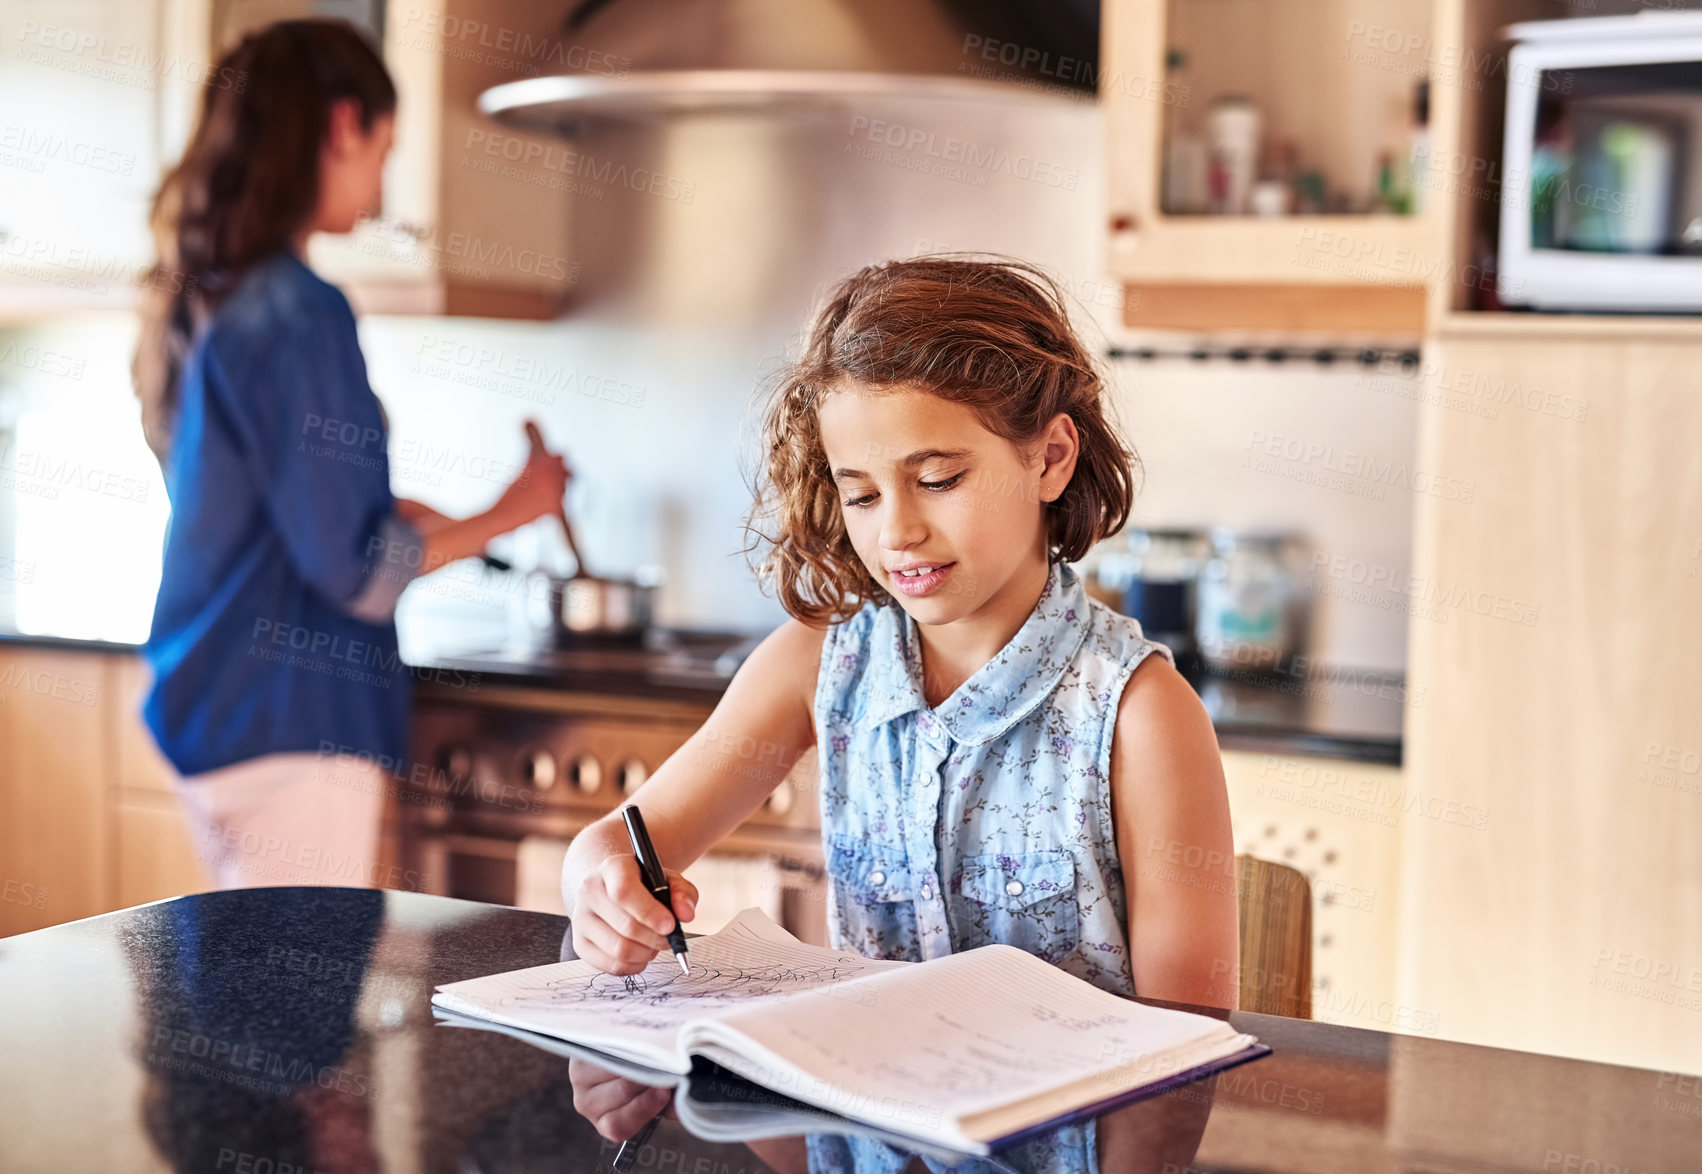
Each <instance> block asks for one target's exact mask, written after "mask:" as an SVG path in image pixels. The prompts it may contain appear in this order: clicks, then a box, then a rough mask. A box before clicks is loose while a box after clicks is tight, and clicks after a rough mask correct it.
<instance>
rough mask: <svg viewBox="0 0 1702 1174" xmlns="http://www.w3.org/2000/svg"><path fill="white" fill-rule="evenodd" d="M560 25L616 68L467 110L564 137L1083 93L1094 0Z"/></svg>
mask: <svg viewBox="0 0 1702 1174" xmlns="http://www.w3.org/2000/svg"><path fill="white" fill-rule="evenodd" d="M561 36H562V38H563V40H564V41H566V42H569V43H571V44H576V45H584V46H590V47H594V48H595V49H596V50H598V52H599V53H600V54H602V59H603V60H609V59H615V60H620V61H622V63H623V65H622V69H621V71H620V72H619V73H618V74H616V73H611V72H605V73H574V74H561V75H555V76H548V77H535V78H528V79H526V80H524V81H516V82H509V83H507V84H504V85H500V86H496V87H495V88H493V89H490V90H487V91H485V92H484V93H483V94H481V95H480V96H479V109H480V111H481V112H482V113H484V114H486V115H489V116H491V117H493V118H496V119H498V120H499V121H502V122H504V123H507V124H509V125H513V126H519V127H524V128H526V129H529V130H535V131H546V132H551V133H555V134H563V135H567V136H570V137H574V136H578V135H580V134H582V133H585V132H586V131H588V130H590V129H593V128H595V127H597V126H600V125H605V124H623V123H624V124H630V123H644V122H654V121H657V120H663V119H668V118H671V117H674V116H679V115H685V114H692V113H699V112H726V111H730V110H742V111H753V112H760V113H767V114H774V115H785V116H793V115H809V114H812V113H820V112H823V111H829V110H832V111H839V110H843V109H844V107H845V106H846V105H847V104H848V103H849V104H854V105H859V106H868V107H875V106H879V105H881V104H883V103H886V102H889V101H898V102H906V103H915V102H946V103H960V102H969V103H976V104H980V105H982V106H989V105H994V104H997V103H1018V104H1033V103H1056V102H1059V101H1071V102H1083V101H1089V100H1091V99H1092V97H1093V95H1094V93H1095V90H1096V88H1097V82H1098V65H1099V0H574V2H573V6H572V8H571V9H570V10H569V12H568V14H567V16H566V19H565V20H564V21H563V22H562V28H561Z"/></svg>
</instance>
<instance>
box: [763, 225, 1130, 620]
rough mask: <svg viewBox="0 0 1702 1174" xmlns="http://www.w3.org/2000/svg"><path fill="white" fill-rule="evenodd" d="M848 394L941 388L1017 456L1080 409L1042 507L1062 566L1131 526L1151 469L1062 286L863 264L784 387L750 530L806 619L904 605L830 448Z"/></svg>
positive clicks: (1020, 276)
mask: <svg viewBox="0 0 1702 1174" xmlns="http://www.w3.org/2000/svg"><path fill="white" fill-rule="evenodd" d="M846 382H852V383H856V384H858V385H861V386H863V387H865V388H871V389H876V390H880V389H886V388H894V389H896V388H898V387H901V386H902V387H905V388H920V389H922V390H926V391H930V392H932V393H933V394H935V395H938V396H942V397H944V398H946V399H949V400H952V401H955V402H957V403H961V404H964V405H966V406H968V407H969V408H971V409H973V410H974V411H975V413H976V415H977V416H978V417H979V418H980V421H981V423H982V425H983V426H984V427H986V428H987V429H988V431H990V432H993V433H995V434H996V435H999V436H1002V437H1004V438H1005V439H1006V440H1009V441H1011V442H1012V443H1013V444H1016V445H1018V446H1019V447H1020V446H1023V445H1026V444H1029V443H1032V442H1033V441H1035V440H1037V439H1038V438H1039V436H1040V434H1041V432H1042V431H1043V430H1044V428H1045V426H1046V424H1047V423H1048V422H1049V421H1050V420H1051V419H1052V417H1053V416H1055V415H1057V414H1058V413H1059V412H1064V413H1067V414H1068V415H1069V417H1070V419H1071V420H1072V421H1073V422H1074V424H1075V426H1076V432H1077V434H1078V435H1079V437H1080V441H1081V451H1080V454H1079V455H1078V457H1077V459H1076V468H1075V473H1074V475H1073V476H1072V477H1071V479H1070V483H1069V485H1068V486H1067V487H1066V488H1065V489H1064V492H1063V494H1062V495H1060V496H1059V497H1058V499H1057V500H1056V501H1051V502H1044V503H1042V505H1043V507H1044V509H1045V510H1046V527H1047V550H1048V554H1049V557H1050V559H1051V560H1052V561H1053V562H1067V561H1073V560H1075V559H1079V558H1081V557H1082V555H1084V554H1086V553H1087V550H1088V548H1089V547H1091V546H1092V545H1093V544H1094V543H1095V542H1097V541H1098V540H1099V539H1100V538H1102V537H1104V536H1106V535H1108V534H1113V533H1116V532H1117V531H1118V530H1120V529H1122V527H1123V524H1124V523H1125V522H1126V521H1127V520H1128V517H1129V511H1130V509H1131V507H1132V506H1133V504H1134V496H1135V488H1136V471H1137V470H1138V468H1139V465H1138V459H1137V458H1136V456H1135V454H1134V452H1133V450H1132V449H1130V448H1129V446H1128V445H1127V444H1126V443H1125V442H1124V440H1123V438H1122V436H1121V435H1120V434H1119V432H1118V430H1117V429H1116V427H1115V425H1114V424H1113V423H1112V422H1110V421H1109V420H1108V419H1107V413H1106V410H1105V406H1104V403H1103V398H1104V383H1103V381H1102V380H1101V379H1100V376H1099V372H1098V371H1097V370H1096V369H1095V367H1094V364H1093V361H1092V359H1091V358H1090V357H1089V355H1088V352H1087V350H1086V349H1085V348H1084V347H1083V346H1082V344H1081V342H1080V341H1079V340H1078V339H1077V338H1076V336H1075V334H1074V332H1073V331H1072V330H1071V328H1070V322H1069V311H1068V307H1067V305H1066V303H1065V301H1064V295H1063V293H1062V291H1061V290H1060V289H1059V288H1058V285H1057V283H1056V282H1054V281H1053V280H1052V279H1051V278H1050V277H1048V276H1047V275H1046V274H1045V273H1044V272H1043V271H1042V270H1041V269H1039V268H1038V267H1036V266H1034V265H1031V264H1028V263H1027V262H1024V261H1018V260H1014V259H1011V258H1005V257H993V258H988V257H986V256H985V255H977V254H958V253H953V254H938V255H931V256H925V257H916V258H913V259H909V260H903V261H887V262H884V263H881V264H877V265H869V266H865V267H864V268H863V269H860V270H858V271H857V272H856V273H854V274H852V275H851V276H850V277H848V278H846V279H845V280H844V281H842V282H840V283H839V284H838V286H836V287H835V288H834V289H833V291H832V293H831V294H830V295H829V296H828V299H827V302H826V304H825V305H824V306H823V307H822V308H821V310H820V311H819V312H818V313H817V314H816V317H815V320H814V322H813V324H812V325H811V327H810V329H809V332H808V334H807V336H806V338H805V342H804V350H803V354H802V355H801V357H800V358H799V359H798V360H797V361H796V362H794V363H792V364H790V365H789V366H787V367H786V368H785V369H784V370H782V371H781V373H780V375H779V377H778V379H777V380H776V381H775V384H774V387H773V389H772V391H771V393H770V395H769V399H768V404H767V406H766V409H765V411H764V413H763V421H762V432H761V444H762V449H761V453H760V456H759V462H758V463H759V468H758V473H757V477H756V484H755V486H754V487H753V502H752V505H751V509H750V513H749V515H748V516H747V518H746V520H745V530H746V533H747V535H748V536H750V538H751V539H752V541H751V543H750V545H748V546H747V547H746V548H745V549H746V554H747V557H748V556H749V554H750V552H751V551H752V550H754V549H756V548H758V547H759V546H762V545H763V544H767V547H768V549H767V550H766V551H765V553H764V554H763V557H762V559H761V560H760V562H759V563H756V564H755V565H754V568H753V569H754V570H755V571H756V574H757V576H758V579H759V580H760V581H761V582H763V583H764V584H765V585H766V584H768V583H770V582H772V583H773V585H774V587H775V590H776V594H777V595H778V597H779V599H780V603H781V605H782V606H783V607H785V609H786V611H787V612H788V613H789V614H791V615H793V616H795V617H796V618H798V619H799V620H802V621H804V622H805V623H809V624H814V625H817V626H820V625H821V624H823V623H827V622H832V621H835V620H842V619H848V618H849V617H850V616H852V615H854V614H856V612H857V610H858V608H860V607H861V606H862V605H863V603H864V602H866V601H869V600H874V601H876V602H882V603H884V602H886V601H887V600H888V599H889V598H890V597H889V596H888V594H887V592H886V591H885V589H884V588H882V587H881V586H880V585H879V584H878V583H877V582H876V581H875V579H874V577H873V576H872V575H870V574H869V571H868V569H867V568H866V567H865V566H864V565H863V562H862V560H861V559H859V558H858V557H857V552H856V551H855V550H854V549H853V548H852V546H851V539H850V536H849V534H848V533H847V532H846V529H845V520H844V516H843V514H842V513H841V511H840V503H839V497H838V494H837V493H836V492H835V487H834V484H833V477H832V475H831V473H830V472H829V469H828V463H827V452H826V450H825V449H824V448H823V446H822V440H821V427H820V424H819V422H818V420H817V416H816V408H817V406H818V405H819V404H820V402H821V400H822V397H823V396H825V395H826V394H827V393H828V392H830V391H831V390H833V389H834V388H835V387H836V386H841V385H843V384H844V383H846Z"/></svg>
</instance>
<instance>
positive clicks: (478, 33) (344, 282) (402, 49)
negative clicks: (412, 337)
mask: <svg viewBox="0 0 1702 1174" xmlns="http://www.w3.org/2000/svg"><path fill="white" fill-rule="evenodd" d="M38 7H40V6H31V7H30V9H29V11H28V12H27V13H25V14H23V15H22V16H21V17H20V20H19V21H18V22H17V23H18V42H19V43H18V51H17V58H16V60H15V61H12V60H9V61H8V66H7V69H6V71H5V73H4V74H3V75H0V99H5V98H7V97H8V96H9V97H10V98H11V99H12V100H10V101H5V102H4V104H5V105H6V108H7V109H8V110H12V111H17V112H19V117H18V118H17V119H16V120H15V121H14V122H13V124H12V125H10V126H8V127H6V128H5V129H4V131H3V132H0V135H3V136H4V137H3V138H0V148H3V149H4V151H5V156H4V160H3V162H4V164H5V165H4V166H0V195H3V196H4V197H6V198H4V199H0V209H3V211H0V321H5V320H12V321H18V320H35V319H38V318H41V317H45V316H47V315H50V314H54V313H60V312H63V311H65V310H68V309H127V308H131V307H133V306H134V305H135V304H136V302H137V296H138V294H139V292H140V291H139V287H138V285H137V281H138V280H139V278H140V277H141V275H142V273H143V271H144V270H145V269H146V268H147V266H148V265H149V264H150V263H151V260H152V256H153V248H152V243H151V240H150V238H149V235H148V231H147V210H148V205H149V202H150V200H151V198H152V194H153V191H154V189H155V188H156V187H157V185H158V182H159V179H160V176H161V174H162V173H163V170H164V169H165V168H166V167H168V166H169V165H170V164H171V163H173V162H175V161H176V159H177V158H178V157H179V156H180V154H181V153H182V150H183V146H184V144H185V143H186V142H187V140H188V136H189V132H190V130H191V127H192V125H193V119H194V114H195V111H196V109H197V107H198V104H199V102H200V101H201V99H202V97H203V92H204V90H205V89H206V87H208V86H221V85H234V84H237V82H236V81H235V80H234V79H231V78H227V77H221V76H220V74H219V72H218V71H217V70H216V69H214V68H213V65H212V64H211V63H213V62H215V61H216V60H217V59H218V56H219V54H221V53H223V52H224V51H225V50H226V49H227V48H228V47H229V46H230V45H232V44H234V43H235V42H236V41H237V40H238V39H239V38H240V36H241V35H242V33H244V32H245V31H247V30H249V29H251V28H254V27H258V26H260V25H264V24H266V23H269V22H271V21H273V20H277V19H281V18H285V17H291V16H304V15H312V14H314V13H316V12H321V11H326V10H327V6H326V5H324V4H320V3H315V0H143V2H136V0H69V2H67V3H62V4H56V5H53V6H52V7H51V9H48V8H45V7H40V11H39V12H38V11H37V8H38ZM337 10H338V11H339V12H346V13H352V14H355V15H359V14H360V12H361V11H369V12H381V13H382V16H381V17H380V20H381V23H382V28H383V30H384V41H383V51H384V56H385V60H386V64H387V65H388V66H389V68H390V71H391V74H392V76H393V78H394V79H395V82H396V85H397V90H398V94H399V98H398V111H397V125H396V146H395V149H394V150H393V152H392V154H391V157H390V160H389V162H388V164H387V166H386V171H385V195H384V208H383V212H382V215H380V216H379V217H377V218H375V219H373V220H371V221H369V222H367V223H366V224H365V225H363V226H362V227H361V228H360V229H359V230H357V231H356V232H355V233H352V234H349V235H348V236H347V237H341V238H330V237H322V238H316V239H315V240H313V241H312V242H311V245H310V252H311V260H312V262H313V264H314V267H315V268H316V269H317V270H319V272H321V273H322V274H323V275H324V276H325V277H326V278H327V279H328V280H331V281H333V282H336V283H337V284H339V285H340V286H342V288H343V289H344V291H345V292H346V293H347V294H348V295H349V298H350V301H351V302H353V303H354V305H355V309H356V311H357V312H370V313H418V314H465V315H475V316H479V317H507V318H534V319H539V318H551V317H555V316H556V315H558V314H559V313H560V312H561V311H562V310H563V309H564V307H566V306H567V305H568V304H569V302H570V301H571V298H572V294H573V289H574V283H575V280H576V278H577V274H578V269H577V265H576V263H575V262H574V260H573V258H572V257H570V256H569V249H568V228H569V220H570V216H571V201H570V200H569V199H568V197H567V196H566V194H565V192H566V191H567V190H569V189H570V188H571V186H572V185H571V184H570V183H568V182H566V179H567V178H571V175H570V174H569V175H567V176H566V177H565V178H564V175H563V170H562V169H563V168H566V169H567V171H568V172H569V173H571V169H572V167H573V164H574V160H573V156H572V153H571V152H568V151H566V150H565V149H564V148H563V147H562V146H561V145H560V144H559V143H558V142H557V141H555V140H553V139H551V140H546V139H542V138H535V137H533V136H529V135H527V134H525V133H524V132H520V131H513V130H509V129H506V128H497V127H496V125H495V124H494V123H492V122H490V121H489V120H487V119H484V118H483V117H482V116H480V115H479V114H478V113H477V111H476V109H475V105H474V103H475V99H476V98H477V96H478V94H479V93H480V92H481V91H483V90H484V89H487V88H489V87H490V86H492V85H496V84H498V83H500V82H504V81H512V80H514V79H515V78H516V77H522V76H528V75H530V74H535V73H540V72H543V73H548V72H559V71H560V70H561V69H563V68H566V66H565V64H562V63H565V62H566V61H567V60H568V57H569V54H568V53H567V52H566V49H565V48H564V47H563V45H562V43H561V41H560V39H559V38H558V37H557V35H556V33H557V28H556V24H557V21H558V20H559V17H560V12H558V11H557V10H556V9H555V8H554V7H552V6H540V5H536V4H528V3H525V2H524V0H371V2H370V3H368V4H344V5H340V6H337ZM577 59H578V58H575V60H577ZM26 97H27V98H28V99H29V100H28V101H26V100H25V99H26ZM44 98H45V99H46V100H43V99H44ZM515 160H520V161H522V163H523V164H524V165H520V164H517V163H516V162H515Z"/></svg>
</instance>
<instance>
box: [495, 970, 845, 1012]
mask: <svg viewBox="0 0 1702 1174" xmlns="http://www.w3.org/2000/svg"><path fill="white" fill-rule="evenodd" d="M864 961H865V960H864V959H861V958H852V957H846V958H837V959H833V960H831V961H828V960H823V961H819V962H818V961H814V960H811V961H809V962H807V963H788V962H783V961H769V962H758V961H755V960H751V961H746V962H733V961H721V960H717V959H713V958H703V957H694V958H693V959H692V968H691V974H689V975H684V974H681V973H679V971H678V970H676V969H675V968H674V967H673V966H672V965H671V963H672V962H673V958H672V957H670V958H668V962H669V963H670V965H663V964H662V963H661V962H660V961H657V962H654V963H652V964H651V965H650V966H649V967H647V968H646V969H644V970H643V971H641V972H640V973H638V974H628V975H614V974H602V973H597V974H590V975H584V974H580V975H574V976H572V977H564V978H557V979H551V980H549V981H547V982H545V983H543V984H541V985H540V986H537V987H534V988H532V989H530V990H525V991H521V992H519V993H516V994H513V995H509V996H507V997H506V998H504V999H502V1000H501V1001H500V1004H501V1006H503V1007H504V1008H507V1009H512V1010H542V1009H550V1010H566V1009H570V1008H592V1007H595V1008H597V1009H598V1010H600V1011H601V1010H608V1011H614V1012H616V1013H617V1014H618V1015H619V1017H620V1020H621V1021H622V1022H623V1023H626V1024H628V1025H629V1026H632V1027H671V1026H673V1025H674V1023H675V1022H676V1021H677V1017H679V1016H681V1015H684V1014H687V1013H696V1012H699V1011H702V1010H704V1009H706V1008H712V1007H720V1006H724V1005H728V1004H748V1003H749V1002H750V1001H751V1000H753V999H760V998H764V997H767V996H772V995H784V994H795V993H798V992H801V991H806V990H812V989H814V988H816V987H822V986H830V985H832V984H834V983H837V982H841V981H844V980H845V979H847V978H851V977H855V976H856V975H857V974H859V973H861V972H862V970H863V969H864V965H863V964H864Z"/></svg>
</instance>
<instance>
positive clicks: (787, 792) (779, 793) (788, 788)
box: [768, 779, 792, 815]
mask: <svg viewBox="0 0 1702 1174" xmlns="http://www.w3.org/2000/svg"><path fill="white" fill-rule="evenodd" d="M768 809H769V810H770V811H772V812H774V814H775V815H785V814H786V813H787V812H788V811H790V810H792V784H791V783H788V782H787V781H786V780H785V779H781V780H780V785H779V786H778V787H776V788H774V793H773V794H772V795H770V796H769V797H768Z"/></svg>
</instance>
